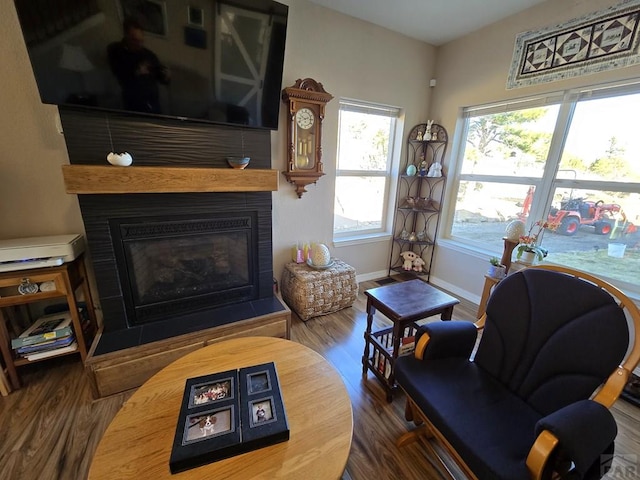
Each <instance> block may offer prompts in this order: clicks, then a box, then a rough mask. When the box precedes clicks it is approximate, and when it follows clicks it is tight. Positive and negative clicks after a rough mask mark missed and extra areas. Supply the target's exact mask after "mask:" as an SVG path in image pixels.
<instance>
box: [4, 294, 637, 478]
mask: <svg viewBox="0 0 640 480" xmlns="http://www.w3.org/2000/svg"><path fill="white" fill-rule="evenodd" d="M375 286H377V285H376V284H375V283H372V282H364V283H363V284H362V285H361V287H360V290H361V293H360V295H359V297H358V300H357V301H356V303H355V305H354V306H353V307H352V308H347V309H345V310H342V311H340V312H337V313H335V314H332V315H327V316H324V317H318V318H315V319H311V320H309V321H308V322H306V323H305V322H302V321H300V320H299V319H298V318H297V317H296V316H295V315H294V318H293V322H292V323H293V325H292V340H294V341H297V342H300V343H302V344H304V345H307V346H308V347H310V348H312V349H314V350H316V351H317V352H319V353H320V354H322V355H323V356H324V357H325V358H327V360H329V361H330V362H331V363H332V364H333V365H334V366H335V368H336V369H337V370H338V371H339V372H340V374H341V375H342V378H343V379H344V382H345V385H346V387H347V390H348V392H349V395H350V397H351V402H352V405H353V414H354V435H353V442H352V447H351V454H350V456H349V462H348V464H347V472H348V476H350V477H351V478H352V479H353V480H369V479H394V480H396V479H430V478H434V479H438V478H440V475H439V474H438V473H437V470H436V469H435V468H434V466H433V465H432V464H431V462H430V460H429V457H428V455H427V450H426V448H425V447H424V446H423V445H422V444H421V443H415V444H413V445H409V446H407V447H405V448H403V449H398V448H396V446H395V440H396V439H397V438H398V437H399V436H400V435H401V434H402V433H404V432H405V431H406V429H407V428H409V427H410V425H408V424H407V423H406V422H405V421H404V398H403V397H402V395H401V394H398V395H396V396H395V397H394V400H393V402H392V403H387V402H386V400H385V395H384V392H383V390H382V388H381V387H380V386H379V384H378V381H377V379H375V378H374V377H373V376H372V375H371V374H369V376H368V378H367V379H363V377H362V365H361V356H362V351H363V347H364V340H363V331H364V328H365V326H366V314H365V313H364V312H365V304H366V301H365V298H364V295H363V294H362V291H364V289H367V288H371V287H375ZM474 313H475V312H474V310H473V307H472V306H466V307H465V306H464V305H460V306H457V307H456V308H455V310H454V318H457V319H467V320H470V319H473V318H474V316H475V315H474ZM376 321H377V322H378V323H379V324H380V325H383V324H385V320H384V318H383V317H381V318H377V319H376ZM20 373H21V374H22V379H23V383H24V386H23V388H22V389H20V390H18V391H16V392H13V393H11V394H10V395H9V396H8V397H0V479H3V480H18V479H20V480H31V479H34V480H36V479H37V480H48V479H69V480H78V479H84V478H86V477H87V472H88V470H89V467H90V465H91V459H92V456H93V453H94V451H95V449H96V447H97V445H98V443H99V441H100V438H101V436H102V434H103V432H104V430H105V429H106V428H107V426H108V424H109V422H110V421H111V419H112V418H113V417H114V415H115V414H116V413H117V411H118V410H119V408H120V407H121V406H122V404H123V403H124V402H125V401H126V400H127V399H128V398H129V397H130V396H131V392H128V393H125V394H119V395H115V396H112V397H109V398H106V399H102V400H97V401H94V400H93V399H92V398H91V393H90V390H89V385H88V382H87V379H86V377H85V376H84V371H83V368H82V365H81V363H80V360H79V357H74V356H71V357H63V358H59V359H52V360H51V361H48V362H42V363H39V364H35V365H31V366H27V367H23V368H21V370H20ZM469 401H472V399H469ZM613 412H614V415H615V417H616V420H617V422H618V426H619V433H618V439H617V442H616V446H617V449H616V453H617V457H616V459H615V460H614V471H613V473H612V474H611V475H610V478H625V479H630V478H634V479H639V478H640V472H639V471H638V470H639V469H640V465H638V462H639V461H640V458H638V459H637V460H636V459H634V457H633V456H632V455H635V454H638V453H640V409H639V408H637V407H634V406H632V405H630V404H628V403H626V402H625V401H624V400H619V401H618V402H617V403H616V405H615V406H614V408H613ZM132 448H134V447H133V446H132ZM140 478H141V479H142V478H144V472H140ZM114 480H117V479H114Z"/></svg>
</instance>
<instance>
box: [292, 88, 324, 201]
mask: <svg viewBox="0 0 640 480" xmlns="http://www.w3.org/2000/svg"><path fill="white" fill-rule="evenodd" d="M332 98H333V96H332V95H331V94H330V93H327V92H326V91H325V89H324V87H323V86H322V84H321V83H318V82H316V81H315V80H313V79H312V78H305V79H304V80H300V79H298V80H296V83H295V84H293V86H291V87H287V88H285V89H284V90H282V100H283V101H284V102H285V103H287V105H288V107H289V110H288V111H289V116H288V121H287V170H286V171H285V172H282V173H283V174H284V176H285V177H287V181H288V182H289V183H293V184H294V185H295V186H296V193H297V194H298V198H300V197H302V194H303V193H304V192H306V190H305V187H306V186H307V185H309V184H310V183H315V182H316V181H317V180H318V178H320V177H321V176H322V175H324V172H323V171H322V120H323V119H324V108H325V105H326V104H327V103H328V102H329V101H330V100H331V99H332Z"/></svg>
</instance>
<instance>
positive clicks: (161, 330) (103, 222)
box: [79, 192, 283, 355]
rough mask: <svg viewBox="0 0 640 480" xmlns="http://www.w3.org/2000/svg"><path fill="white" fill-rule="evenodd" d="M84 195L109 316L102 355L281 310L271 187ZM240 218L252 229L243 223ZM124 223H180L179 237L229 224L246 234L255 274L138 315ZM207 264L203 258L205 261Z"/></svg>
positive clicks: (244, 251) (93, 253)
mask: <svg viewBox="0 0 640 480" xmlns="http://www.w3.org/2000/svg"><path fill="white" fill-rule="evenodd" d="M79 201H80V208H81V210H82V217H83V220H84V223H85V229H86V234H87V242H88V246H89V251H90V252H91V258H92V263H93V268H94V273H95V278H96V283H97V285H98V291H99V296H100V305H101V306H102V313H103V318H104V320H103V321H104V331H103V334H102V337H101V340H100V343H99V344H98V346H97V348H96V351H95V354H96V355H100V354H102V353H107V352H110V351H114V350H120V349H122V348H128V347H132V346H137V345H141V344H145V343H149V342H153V341H157V340H162V339H164V338H169V337H174V336H177V335H181V334H185V333H191V332H194V331H198V330H202V329H205V328H211V327H215V326H219V325H225V324H228V323H231V322H234V321H238V320H243V319H246V318H252V317H256V316H259V315H264V314H267V313H272V312H274V311H280V310H282V309H283V307H282V305H281V304H280V303H279V302H278V301H277V300H275V299H274V297H273V267H272V242H271V193H270V192H265V193H262V192H260V193H193V194H125V195H80V196H79ZM238 223H240V224H242V225H245V224H248V225H249V227H250V228H248V229H247V228H239V227H238V226H237V225H236V224H238ZM122 224H124V225H125V226H127V225H128V226H130V225H132V224H134V225H135V224H137V225H140V226H145V225H147V226H148V225H151V226H152V228H150V230H154V228H153V227H155V226H157V225H165V226H166V225H169V226H170V227H171V228H172V229H175V228H178V227H176V225H182V227H180V228H178V230H179V233H180V234H178V235H175V236H174V237H173V238H175V239H178V241H182V240H183V239H184V238H188V237H189V236H190V235H186V236H185V235H182V234H181V233H182V230H184V229H185V228H186V230H189V229H191V228H192V225H194V224H196V225H202V224H204V225H205V227H209V226H210V225H211V224H213V225H214V226H218V224H222V225H223V226H224V225H231V226H230V227H229V230H230V231H231V232H232V233H233V235H235V237H232V238H238V237H240V238H245V237H246V238H247V242H246V245H244V244H242V242H240V244H239V245H237V247H238V250H240V248H242V251H238V255H239V256H240V255H248V258H247V264H248V267H249V268H248V271H249V272H250V273H249V274H248V277H250V278H247V279H246V280H247V281H246V282H245V281H240V282H238V283H239V284H238V285H236V286H235V288H234V287H233V286H232V288H229V289H227V290H222V291H221V293H212V294H210V295H202V294H201V293H202V292H197V293H198V295H194V296H193V297H191V298H185V299H177V300H176V301H175V302H167V303H162V304H160V305H151V307H150V308H151V313H150V314H149V313H148V312H145V311H143V313H142V314H141V315H140V316H138V317H136V309H135V308H132V306H131V305H130V304H128V301H127V297H131V296H132V292H131V289H130V288H129V287H130V285H129V286H128V283H130V282H127V278H128V273H130V270H131V265H127V263H126V259H125V258H124V257H126V256H127V255H123V253H122V249H123V247H122V243H123V242H122V238H120V236H121V235H120V231H121V229H122V228H120V226H121V225H122ZM116 226H117V227H118V228H114V227H116ZM185 226H186V227H185ZM181 229H182V230H181ZM205 229H206V228H205ZM160 230H161V234H160V237H158V238H160V239H162V240H163V241H166V239H167V238H168V237H167V235H166V228H163V229H160ZM238 232H239V233H238ZM144 235H145V238H147V237H148V234H144ZM191 236H192V235H191ZM231 252H232V253H233V249H232V250H231ZM170 253H171V252H167V255H169V258H167V261H168V262H169V263H170V261H171V258H170ZM128 256H131V255H128ZM227 261H229V260H227ZM230 261H231V263H233V262H234V259H233V258H231V259H230ZM183 263H184V262H183ZM203 263H204V260H203V259H199V265H202V264H203ZM223 263H224V260H223ZM180 268H181V267H180ZM229 270H231V269H229ZM231 273H233V272H232V271H229V274H231ZM152 275H155V277H159V276H160V275H161V272H160V271H159V269H158V268H156V270H155V271H154V272H152ZM138 296H139V295H138ZM144 308H146V307H143V310H144ZM149 316H150V317H151V318H149Z"/></svg>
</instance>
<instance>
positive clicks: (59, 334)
mask: <svg viewBox="0 0 640 480" xmlns="http://www.w3.org/2000/svg"><path fill="white" fill-rule="evenodd" d="M72 333H73V328H72V326H71V314H70V313H69V312H60V313H54V314H51V315H45V316H43V317H40V318H38V319H37V320H36V321H35V322H33V324H32V325H31V326H30V327H29V328H27V329H26V330H25V331H24V332H22V333H21V334H20V336H18V338H14V339H12V340H11V348H13V349H18V348H20V347H25V346H28V345H35V344H38V343H43V342H48V341H52V340H55V339H57V338H63V337H68V336H69V335H71V334H72Z"/></svg>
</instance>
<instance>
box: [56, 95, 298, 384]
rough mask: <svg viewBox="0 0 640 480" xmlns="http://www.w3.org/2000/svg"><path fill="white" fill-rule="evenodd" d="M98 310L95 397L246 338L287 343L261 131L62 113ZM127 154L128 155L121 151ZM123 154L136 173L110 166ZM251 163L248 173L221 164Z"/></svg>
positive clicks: (274, 178)
mask: <svg viewBox="0 0 640 480" xmlns="http://www.w3.org/2000/svg"><path fill="white" fill-rule="evenodd" d="M60 116H61V119H62V123H63V126H64V132H65V141H66V144H67V151H68V153H69V161H70V164H71V165H66V166H63V176H64V180H65V185H66V187H67V192H68V193H72V194H77V195H78V202H79V204H80V210H81V213H82V219H83V222H84V226H85V233H86V239H87V246H88V253H89V258H90V261H91V267H92V270H93V276H94V278H95V284H96V286H97V293H98V298H99V302H97V303H98V304H99V306H100V308H101V310H102V328H103V329H102V332H101V335H100V336H99V337H97V339H96V341H94V344H93V345H92V349H91V351H90V352H89V353H90V354H89V356H88V358H87V362H86V367H87V371H88V372H89V376H90V378H91V384H92V388H93V391H94V395H96V396H106V395H111V394H113V393H117V392H121V391H124V390H127V389H129V388H134V387H137V386H139V385H141V384H142V382H144V381H146V380H147V379H148V378H149V377H150V376H151V375H153V374H154V373H156V372H157V371H158V370H159V369H160V368H162V367H164V366H166V365H167V364H169V363H170V362H171V361H173V360H175V359H176V358H178V357H180V356H182V355H184V354H186V353H188V352H190V351H193V350H194V349H197V348H202V347H204V346H206V345H210V344H211V343H215V342H217V341H220V340H224V339H228V338H235V337H238V336H246V335H260V336H274V337H282V338H289V336H290V325H291V313H290V311H289V309H288V308H287V307H286V305H285V304H284V303H282V301H281V300H279V298H278V297H277V296H276V295H274V292H273V252H272V198H271V192H273V191H275V190H277V188H278V175H279V172H278V171H277V170H273V169H271V140H270V137H271V134H270V132H269V131H268V130H261V129H244V128H242V127H227V126H214V125H210V124H207V125H204V124H202V125H201V124H198V123H195V122H194V123H185V122H181V121H179V120H171V119H147V118H137V117H134V116H129V115H122V114H116V113H105V112H94V111H84V110H75V109H71V108H62V107H61V108H60ZM125 146H126V147H125ZM123 149H126V150H127V151H128V152H129V153H131V154H132V156H133V158H134V164H133V166H131V167H112V166H109V165H106V164H105V152H108V151H109V150H115V151H122V150H123ZM239 151H241V152H242V154H243V156H248V157H251V164H250V165H249V167H248V168H246V169H244V170H234V169H230V168H229V166H228V165H227V162H226V157H228V156H235V155H237V154H238V152H239Z"/></svg>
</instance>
